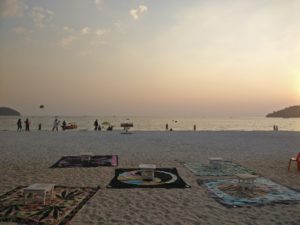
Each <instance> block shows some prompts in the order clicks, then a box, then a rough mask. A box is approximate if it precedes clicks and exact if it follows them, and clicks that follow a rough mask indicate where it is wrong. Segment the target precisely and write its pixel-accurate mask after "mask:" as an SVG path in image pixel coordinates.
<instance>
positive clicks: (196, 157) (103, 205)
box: [0, 131, 300, 225]
mask: <svg viewBox="0 0 300 225" xmlns="http://www.w3.org/2000/svg"><path fill="white" fill-rule="evenodd" d="M299 146H300V132H288V131H279V132H267V131H252V132H250V131H249V132H244V131H226V132H224V131H199V132H188V131H176V132H160V131H145V132H142V131H138V132H133V134H132V135H121V134H120V131H112V132H105V131H104V132H103V131H102V132H93V131H75V132H72V131H71V132H49V131H41V132H27V133H26V132H20V133H17V132H12V131H7V132H4V131H3V132H0V155H1V157H0V165H1V168H0V177H1V185H0V194H1V195H2V194H4V193H6V192H8V191H9V190H11V189H13V188H15V187H16V186H20V185H30V184H32V183H55V184H59V185H66V186H91V187H96V186H98V185H100V187H101V189H100V190H99V191H98V192H97V193H96V194H95V195H94V196H93V197H92V198H91V199H90V200H89V201H88V202H87V204H85V205H84V207H83V208H81V210H80V211H79V212H78V213H77V214H76V215H75V216H74V217H73V219H72V220H71V222H70V224H72V225H86V224H112V225H117V224H140V225H147V224H155V225H159V224H161V225H163V224H170V225H171V224H172V225H192V224H193V225H196V224H264V225H266V224H278V225H279V224H285V225H286V224H295V225H296V224H300V214H299V212H300V204H288V205H284V204H272V205H266V206H262V207H242V208H226V207H224V206H223V205H221V204H219V203H218V202H216V201H215V200H214V199H212V198H211V197H209V195H208V193H207V191H206V190H205V189H204V188H203V187H201V186H199V185H198V183H197V179H198V177H197V176H195V175H194V174H193V173H192V172H191V171H189V170H188V169H187V168H186V167H184V166H183V165H182V163H183V162H201V163H207V161H208V158H209V157H213V156H218V157H222V158H224V159H226V160H232V161H235V162H238V163H239V164H241V165H243V166H245V167H247V168H250V169H252V170H254V171H256V172H257V173H258V174H261V175H262V176H264V177H266V178H269V179H272V180H273V181H275V182H277V183H279V184H281V185H285V186H288V187H292V188H294V189H298V190H300V173H299V172H297V171H296V167H295V165H293V167H292V170H291V172H288V171H287V166H288V160H289V158H290V157H292V156H294V155H295V154H296V153H298V152H299V151H300V147H299ZM82 152H92V153H94V154H98V155H106V154H117V155H118V156H119V166H118V167H119V168H130V167H137V166H138V165H139V164H140V163H153V164H156V165H157V166H158V167H176V168H177V170H178V172H179V175H180V176H181V178H182V179H183V180H184V181H185V182H186V183H188V184H189V185H191V188H187V189H160V188H157V189H155V188H153V189H107V188H106V185H107V184H108V183H109V182H110V180H111V179H112V178H113V176H114V169H115V168H114V167H96V168H67V169H50V168H49V167H50V166H51V165H53V164H54V163H55V162H56V161H57V160H58V159H59V158H61V157H62V156H64V155H78V154H80V153H82ZM1 224H13V223H1Z"/></svg>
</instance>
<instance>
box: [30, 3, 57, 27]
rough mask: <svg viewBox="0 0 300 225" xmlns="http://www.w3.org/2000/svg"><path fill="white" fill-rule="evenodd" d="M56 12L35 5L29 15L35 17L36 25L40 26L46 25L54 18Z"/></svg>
mask: <svg viewBox="0 0 300 225" xmlns="http://www.w3.org/2000/svg"><path fill="white" fill-rule="evenodd" d="M53 15H54V13H53V12H52V11H50V10H48V9H44V8H42V7H33V8H32V10H31V13H30V14H29V16H30V17H31V18H32V19H33V22H34V24H35V26H37V27H39V28H43V27H45V24H46V23H49V22H50V21H51V20H52V18H53Z"/></svg>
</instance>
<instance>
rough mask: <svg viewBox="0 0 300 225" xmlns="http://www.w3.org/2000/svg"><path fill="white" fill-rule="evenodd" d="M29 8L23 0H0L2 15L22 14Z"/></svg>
mask: <svg viewBox="0 0 300 225" xmlns="http://www.w3.org/2000/svg"><path fill="white" fill-rule="evenodd" d="M26 9H28V6H27V5H25V3H24V2H23V0H0V16H1V17H12V16H22V15H23V14H24V11H25V10H26Z"/></svg>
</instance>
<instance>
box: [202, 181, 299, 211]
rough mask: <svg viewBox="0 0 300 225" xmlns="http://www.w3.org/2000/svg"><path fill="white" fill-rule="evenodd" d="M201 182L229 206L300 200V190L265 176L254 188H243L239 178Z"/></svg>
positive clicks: (215, 196)
mask: <svg viewBox="0 0 300 225" xmlns="http://www.w3.org/2000/svg"><path fill="white" fill-rule="evenodd" d="M199 183H200V184H201V185H202V186H204V187H205V188H207V189H208V191H209V193H210V195H211V196H212V197H213V198H214V199H215V200H216V201H217V202H219V203H221V204H223V205H226V206H229V207H236V206H260V205H266V204H272V203H282V204H289V203H295V202H298V201H299V200H300V192H299V191H297V190H293V189H291V188H287V187H284V186H282V185H280V184H277V183H275V182H273V181H271V180H269V179H266V178H263V177H259V178H257V179H256V182H255V184H256V185H255V188H254V189H253V190H242V189H241V188H240V186H239V185H238V181H237V179H220V180H202V181H199Z"/></svg>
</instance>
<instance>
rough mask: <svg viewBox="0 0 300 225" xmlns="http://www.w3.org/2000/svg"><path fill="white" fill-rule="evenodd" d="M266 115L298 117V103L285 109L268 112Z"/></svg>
mask: <svg viewBox="0 0 300 225" xmlns="http://www.w3.org/2000/svg"><path fill="white" fill-rule="evenodd" d="M266 117H281V118H300V105H295V106H291V107H287V108H285V109H282V110H279V111H275V112H273V113H269V114H267V115H266Z"/></svg>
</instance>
